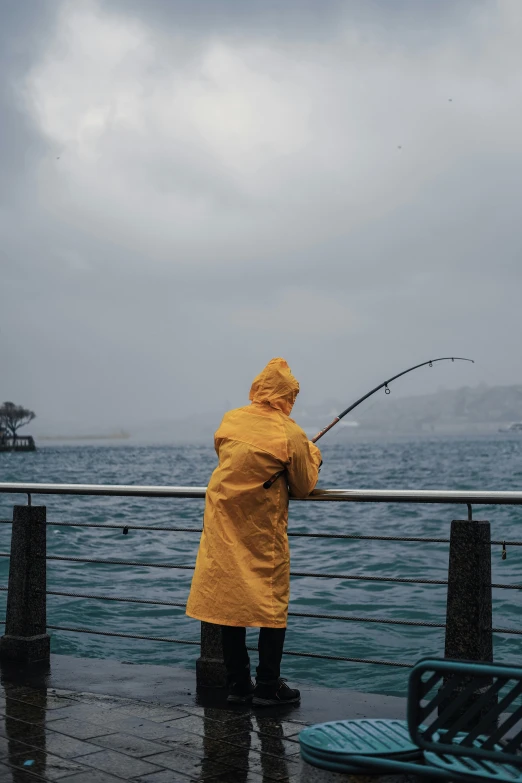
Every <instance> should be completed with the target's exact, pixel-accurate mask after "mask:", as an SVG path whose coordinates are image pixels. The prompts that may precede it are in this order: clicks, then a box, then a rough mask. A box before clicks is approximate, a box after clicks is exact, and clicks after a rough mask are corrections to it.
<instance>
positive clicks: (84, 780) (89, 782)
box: [0, 769, 173, 783]
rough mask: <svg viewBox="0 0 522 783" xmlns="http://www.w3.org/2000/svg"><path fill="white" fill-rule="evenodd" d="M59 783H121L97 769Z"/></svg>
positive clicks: (64, 779) (119, 779)
mask: <svg viewBox="0 0 522 783" xmlns="http://www.w3.org/2000/svg"><path fill="white" fill-rule="evenodd" d="M0 780H1V778H0ZM60 783H121V778H117V777H115V776H114V775H109V774H108V773H107V772H102V771H101V770H99V769H89V770H87V771H86V772H80V774H79V775H73V776H72V777H68V778H62V779H61V780H60ZM172 783H173V782H172Z"/></svg>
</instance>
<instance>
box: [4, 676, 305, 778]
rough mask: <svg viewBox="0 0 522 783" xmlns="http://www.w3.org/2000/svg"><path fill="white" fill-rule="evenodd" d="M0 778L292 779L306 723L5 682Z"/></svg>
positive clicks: (215, 708)
mask: <svg viewBox="0 0 522 783" xmlns="http://www.w3.org/2000/svg"><path fill="white" fill-rule="evenodd" d="M0 711H1V714H2V718H1V721H0V734H1V736H0V751H1V754H0V780H1V781H14V782H15V783H29V781H33V783H34V781H36V780H48V781H54V780H60V781H63V783H69V781H71V783H73V781H74V783H109V781H118V780H120V781H121V780H122V779H123V780H133V781H136V783H145V782H147V783H167V781H169V782H171V781H178V780H179V781H189V780H193V781H209V783H210V781H214V782H215V783H218V781H223V782H224V783H254V782H255V781H256V782H257V783H261V781H280V782H281V783H282V782H283V781H297V780H299V766H300V762H299V744H298V740H297V736H298V733H299V731H300V730H301V729H302V728H303V724H301V723H298V722H295V721H292V720H280V719H278V718H275V717H267V716H264V715H263V714H259V715H258V714H255V713H253V712H251V711H250V710H247V711H245V710H243V711H240V712H238V711H234V710H228V709H224V708H223V709H219V708H217V707H200V706H191V705H180V704H172V705H164V704H150V703H147V702H144V701H134V700H132V699H122V698H117V697H113V696H103V695H99V694H90V693H78V692H75V691H69V690H58V689H55V688H42V689H37V688H33V687H28V686H25V685H18V684H10V683H7V682H4V683H3V688H2V693H1V701H0Z"/></svg>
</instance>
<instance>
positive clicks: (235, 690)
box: [227, 680, 254, 704]
mask: <svg viewBox="0 0 522 783" xmlns="http://www.w3.org/2000/svg"><path fill="white" fill-rule="evenodd" d="M253 693H254V683H253V682H252V680H246V681H244V682H233V683H231V684H230V685H229V686H228V696H227V701H228V702H232V703H234V704H245V703H246V702H247V701H250V700H251V698H252V695H253Z"/></svg>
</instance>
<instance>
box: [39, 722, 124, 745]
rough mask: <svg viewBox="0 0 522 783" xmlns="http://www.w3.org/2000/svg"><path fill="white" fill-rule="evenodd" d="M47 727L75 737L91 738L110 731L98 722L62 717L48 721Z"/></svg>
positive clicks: (103, 735) (102, 735)
mask: <svg viewBox="0 0 522 783" xmlns="http://www.w3.org/2000/svg"><path fill="white" fill-rule="evenodd" d="M49 728H52V730H53V731H56V732H60V734H66V735H67V736H68V737H76V739H83V740H87V739H92V738H93V737H105V736H106V735H107V734H110V733H111V732H110V731H109V730H107V728H105V726H102V725H100V724H98V725H96V724H94V723H88V722H87V721H83V720H75V719H74V718H62V719H61V720H55V721H52V722H51V723H49Z"/></svg>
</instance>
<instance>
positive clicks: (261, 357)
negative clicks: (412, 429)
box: [0, 0, 522, 429]
mask: <svg viewBox="0 0 522 783" xmlns="http://www.w3.org/2000/svg"><path fill="white" fill-rule="evenodd" d="M521 39H522V2H520V0H460V1H459V0H447V1H446V0H438V2H433V0H357V1H356V0H346V2H342V0H321V2H318V1H317V0H286V2H284V3H282V2H280V0H270V1H269V0H264V2H260V1H259V0H146V1H145V0H86V2H83V0H68V1H67V0H66V1H65V2H60V0H50V1H49V2H47V0H0V123H1V124H0V166H1V177H0V240H1V243H0V264H1V279H0V400H5V399H7V400H13V401H15V402H20V403H23V404H25V405H27V406H29V407H31V408H32V409H34V410H35V411H36V413H37V415H38V417H39V423H40V427H42V426H46V425H48V426H49V427H51V426H55V425H56V424H57V423H60V422H84V423H85V425H86V426H87V425H89V426H91V425H98V424H99V425H100V427H105V426H112V425H114V426H125V427H129V428H131V429H132V423H133V422H135V421H139V422H143V421H147V420H152V419H161V418H162V417H167V418H177V417H182V416H184V415H188V414H193V413H195V412H197V411H198V410H213V409H222V408H224V406H226V405H230V406H235V405H241V404H243V403H245V402H246V401H247V398H248V390H249V387H250V382H251V380H252V378H253V376H254V375H256V374H257V372H258V371H259V370H260V369H261V368H262V367H263V366H264V364H265V363H266V362H267V361H268V360H269V359H270V358H272V357H273V356H283V357H285V358H286V359H287V360H288V362H289V363H290V366H291V367H292V370H293V371H294V373H295V375H296V377H297V378H298V379H299V381H300V383H301V390H302V393H301V400H302V402H303V403H309V404H317V403H320V402H321V401H322V400H324V399H326V398H331V397H335V398H337V399H340V400H342V401H343V402H344V401H346V404H349V403H350V402H351V401H352V400H353V399H354V398H356V397H358V396H359V395H360V394H362V393H364V392H365V391H366V390H367V389H368V388H371V387H372V386H374V385H376V383H378V382H379V381H381V380H384V378H386V377H388V376H389V375H392V374H394V373H395V372H399V371H400V370H401V369H404V368H405V367H408V366H409V365H411V364H415V363H417V362H420V361H423V360H425V359H429V358H431V357H432V356H445V355H453V354H455V355H460V356H470V357H472V358H474V359H475V360H476V364H475V365H467V364H459V365H456V364H455V365H452V364H451V363H448V364H447V365H439V366H438V367H437V368H436V369H435V368H434V369H433V370H425V371H420V372H419V373H417V374H416V375H415V376H414V375H411V376H408V377H407V378H406V379H404V380H403V381H401V382H399V383H398V384H397V385H396V387H397V392H398V393H403V394H404V393H418V392H423V391H428V390H429V389H431V388H433V387H437V386H446V387H449V388H450V387H458V386H463V385H473V386H474V385H477V384H479V383H487V384H490V385H494V384H498V383H506V384H509V383H522V363H521V358H520V344H521V328H520V326H521V319H522V301H521V283H522V227H521V203H522V52H521V46H520V41H521ZM430 373H436V375H434V374H431V375H430Z"/></svg>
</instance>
